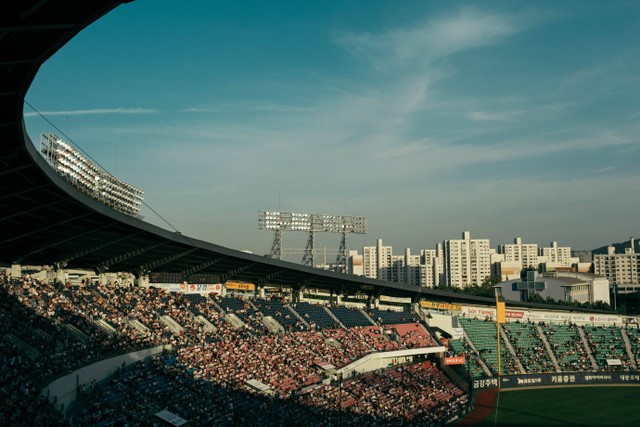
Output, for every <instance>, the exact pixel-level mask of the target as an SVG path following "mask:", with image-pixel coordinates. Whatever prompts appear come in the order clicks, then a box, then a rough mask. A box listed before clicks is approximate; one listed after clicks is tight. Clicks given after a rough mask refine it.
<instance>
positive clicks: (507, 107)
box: [25, 0, 640, 254]
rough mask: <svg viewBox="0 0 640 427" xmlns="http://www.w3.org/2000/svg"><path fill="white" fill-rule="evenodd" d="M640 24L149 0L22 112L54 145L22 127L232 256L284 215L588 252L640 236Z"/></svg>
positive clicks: (601, 16)
mask: <svg viewBox="0 0 640 427" xmlns="http://www.w3.org/2000/svg"><path fill="white" fill-rule="evenodd" d="M639 22H640V3H638V2H636V1H616V2H605V1H592V2H584V1H563V2H558V1H539V2H519V1H503V2H498V1H494V2H492V1H483V2H457V1H453V2H441V1H402V2H399V1H382V0H351V1H347V0H345V1H322V2H320V1H312V2H300V1H274V2H262V1H246V2H235V1H216V2H209V1H195V0H188V1H185V0H181V1H167V0H136V1H135V2H133V3H131V4H126V5H123V6H121V7H119V8H117V9H116V10H114V11H113V12H111V13H109V14H108V15H106V16H105V17H104V18H102V19H101V20H99V21H98V22H96V23H94V24H93V25H91V26H90V27H88V28H87V29H85V30H84V31H83V32H81V33H80V34H79V35H78V36H77V37H75V38H74V39H73V40H72V41H71V42H70V43H69V44H68V45H67V46H65V47H64V48H63V49H62V50H61V51H60V52H58V53H57V54H56V55H55V56H54V57H52V58H51V59H50V60H49V61H48V62H47V63H45V64H44V65H43V67H42V68H41V70H40V72H39V74H38V75H37V77H36V79H35V81H34V83H33V85H32V86H31V88H30V90H29V92H28V94H27V97H26V99H27V101H28V102H29V103H30V104H31V105H33V106H34V107H35V108H37V109H38V110H39V111H41V112H42V113H43V114H44V115H45V116H46V117H47V118H48V119H49V120H50V121H51V122H52V123H54V124H55V125H56V126H57V127H58V129H59V131H56V130H55V129H52V127H51V125H49V124H48V123H46V122H45V121H44V120H42V119H41V118H39V117H38V116H36V115H33V112H32V110H31V109H30V108H29V107H25V113H26V116H27V117H26V121H27V123H26V124H27V128H28V131H29V134H30V135H31V137H32V139H33V140H34V142H36V143H37V141H39V134H40V133H41V132H49V131H54V132H56V133H60V132H64V133H66V134H67V135H68V136H69V137H70V138H71V140H72V141H73V142H74V143H76V144H77V145H79V146H80V147H81V148H82V149H83V150H84V151H86V152H87V153H88V154H89V155H91V157H92V158H94V159H95V160H96V161H97V162H98V163H99V164H101V165H102V166H103V167H104V168H105V169H107V170H108V171H110V172H111V173H113V174H117V176H118V177H120V178H122V179H124V180H126V181H129V182H130V183H132V184H134V185H136V186H138V187H140V188H142V189H143V190H144V191H145V201H146V202H147V203H148V204H149V206H151V207H152V208H153V209H154V210H155V211H157V212H159V213H160V214H161V215H162V216H163V217H164V218H165V219H167V220H168V221H169V222H170V223H171V224H172V225H173V226H175V227H176V228H177V229H179V230H180V231H181V232H183V233H184V234H187V235H191V236H194V237H199V238H202V239H204V240H208V241H212V242H214V243H218V244H222V245H224V246H228V247H231V248H235V249H247V250H252V251H254V252H255V253H260V254H262V253H266V252H268V251H269V248H270V245H271V238H272V236H271V234H270V233H269V232H267V231H264V230H259V229H258V227H257V213H258V211H260V210H278V209H281V210H282V211H286V212H312V213H321V214H344V213H345V212H346V213H347V214H348V215H363V216H367V217H368V219H369V221H368V224H369V232H368V234H367V235H364V236H351V238H350V246H351V247H352V248H357V249H361V247H362V245H373V244H374V243H375V240H376V239H377V238H382V239H383V241H384V243H385V245H392V246H393V247H394V249H395V252H396V253H401V252H402V250H403V248H405V247H410V248H411V249H412V250H413V251H414V252H417V251H418V250H419V249H423V248H432V247H434V245H435V243H437V242H440V241H442V240H443V239H449V238H459V237H460V234H461V232H462V231H463V230H470V231H471V234H472V237H477V238H490V239H491V242H492V246H496V245H498V244H502V243H510V242H511V241H512V239H513V238H514V237H516V236H522V237H523V239H524V241H525V242H532V243H538V244H540V245H544V246H546V245H548V244H549V242H550V241H552V240H555V241H558V242H559V244H560V245H561V246H571V247H572V248H574V249H593V248H595V247H599V246H602V245H605V244H608V243H611V242H618V241H622V240H626V239H627V238H628V237H629V236H633V235H636V236H637V235H638V222H639V220H638V218H640V215H639V213H640V173H639V171H638V163H639V162H638V161H639V160H640V136H639V135H640V101H639V100H640V24H639ZM116 152H117V161H116ZM116 164H117V171H116ZM143 214H144V215H145V217H146V219H147V220H148V221H149V222H152V223H154V224H157V225H160V226H163V227H165V228H167V225H166V224H164V223H163V222H162V221H161V220H160V219H158V218H157V217H155V215H154V214H153V213H152V212H150V211H149V210H147V209H145V210H144V211H143ZM305 239H306V237H305V236H304V235H294V234H289V235H285V246H286V247H304V244H305ZM319 242H320V243H319V245H326V246H327V247H330V248H331V247H335V248H337V247H338V244H339V239H338V236H321V237H320V238H319Z"/></svg>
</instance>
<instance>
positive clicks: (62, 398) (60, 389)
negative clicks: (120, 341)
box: [41, 346, 163, 412]
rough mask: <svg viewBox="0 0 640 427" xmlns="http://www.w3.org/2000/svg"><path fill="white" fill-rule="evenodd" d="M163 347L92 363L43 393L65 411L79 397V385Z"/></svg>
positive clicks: (60, 409)
mask: <svg viewBox="0 0 640 427" xmlns="http://www.w3.org/2000/svg"><path fill="white" fill-rule="evenodd" d="M162 349H163V346H158V347H154V348H149V349H145V350H140V351H135V352H133V353H127V354H123V355H120V356H116V357H112V358H111V359H106V360H101V361H100V362H96V363H92V364H91V365H88V366H85V367H84V368H80V369H78V370H76V371H74V372H72V373H71V374H69V375H65V376H64V377H62V378H58V379H57V380H55V381H54V382H52V383H51V384H49V385H48V386H47V387H45V388H43V389H42V391H41V394H42V395H43V396H45V397H47V398H48V399H49V402H51V403H54V406H55V408H56V409H57V410H59V411H63V412H64V411H65V410H67V409H68V408H69V404H71V403H72V402H74V401H75V400H76V399H77V397H78V386H86V385H89V384H91V382H93V381H95V382H96V383H97V382H100V381H102V380H104V379H106V378H108V377H109V376H111V375H113V374H114V373H115V372H116V371H117V370H118V368H120V367H123V365H124V366H128V365H130V364H131V363H134V362H138V361H140V360H144V359H146V358H147V357H150V356H153V355H155V354H158V353H161V352H162Z"/></svg>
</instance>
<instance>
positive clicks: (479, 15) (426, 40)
mask: <svg viewBox="0 0 640 427" xmlns="http://www.w3.org/2000/svg"><path fill="white" fill-rule="evenodd" d="M513 21H514V19H513V17H507V16H502V15H499V14H492V13H486V12H481V11H478V10H475V9H463V10H461V11H459V12H458V13H457V14H455V15H453V16H446V17H440V18H437V19H432V20H428V21H425V22H424V23H423V24H422V25H420V26H417V27H414V28H411V29H391V30H388V31H386V32H384V33H381V34H372V33H353V32H342V33H336V34H335V35H334V40H335V42H336V43H338V44H341V45H343V46H344V47H345V48H347V49H348V50H349V51H351V52H353V53H354V54H356V55H359V56H364V57H366V58H368V59H369V60H371V61H372V62H373V63H374V64H375V66H376V68H377V69H379V70H388V69H390V68H397V67H407V66H412V65H415V64H425V63H432V62H434V61H436V60H438V59H441V58H444V57H447V56H450V55H453V54H455V53H458V52H462V51H465V50H469V49H474V48H479V47H482V46H488V45H491V44H493V43H496V42H498V41H499V40H500V39H502V38H504V37H506V36H508V35H510V34H513V33H515V32H517V31H521V30H522V29H523V27H522V26H520V25H516V24H515V22H513Z"/></svg>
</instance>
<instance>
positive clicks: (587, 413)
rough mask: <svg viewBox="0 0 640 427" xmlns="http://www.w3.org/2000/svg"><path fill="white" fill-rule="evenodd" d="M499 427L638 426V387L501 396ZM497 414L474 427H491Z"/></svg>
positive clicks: (503, 393) (534, 392)
mask: <svg viewBox="0 0 640 427" xmlns="http://www.w3.org/2000/svg"><path fill="white" fill-rule="evenodd" d="M497 406H498V411H497V413H498V416H497V425H499V426H560V425H563V426H640V387H579V388H577V387H572V388H552V389H537V390H521V391H508V392H504V391H503V392H502V393H500V397H499V402H498V405H497ZM495 419H496V412H495V411H494V412H493V413H492V414H491V415H489V416H488V417H487V418H485V419H484V420H483V421H481V422H478V423H477V424H475V425H476V426H479V427H480V426H482V427H487V426H492V425H494V422H495Z"/></svg>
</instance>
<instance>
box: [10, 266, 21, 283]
mask: <svg viewBox="0 0 640 427" xmlns="http://www.w3.org/2000/svg"><path fill="white" fill-rule="evenodd" d="M20 277H22V266H21V265H20V264H11V278H12V279H13V280H18V279H20Z"/></svg>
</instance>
